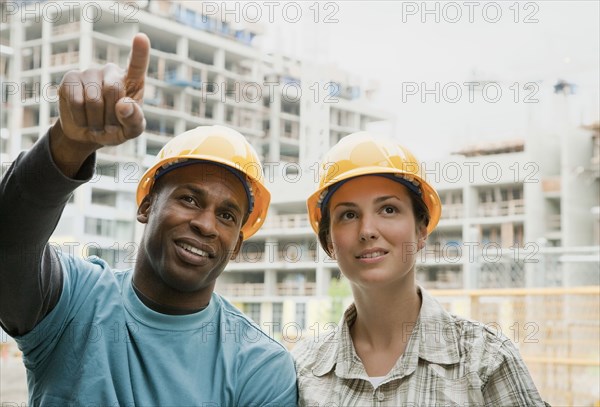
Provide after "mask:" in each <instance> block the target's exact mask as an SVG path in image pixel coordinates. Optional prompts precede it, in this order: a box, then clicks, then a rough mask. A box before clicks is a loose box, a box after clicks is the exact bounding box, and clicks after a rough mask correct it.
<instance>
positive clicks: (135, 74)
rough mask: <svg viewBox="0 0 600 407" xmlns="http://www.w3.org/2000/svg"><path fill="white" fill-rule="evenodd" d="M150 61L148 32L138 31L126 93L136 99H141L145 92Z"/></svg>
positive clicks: (130, 62)
mask: <svg viewBox="0 0 600 407" xmlns="http://www.w3.org/2000/svg"><path fill="white" fill-rule="evenodd" d="M149 61H150V39H149V38H148V37H147V36H146V34H143V33H138V34H136V36H135V37H133V43H132V46H131V58H130V60H129V66H128V67H127V74H126V75H125V93H126V95H127V96H129V97H131V98H132V99H134V100H136V101H137V100H140V99H141V95H140V93H139V92H140V91H141V93H142V94H143V90H144V82H145V80H146V71H147V70H148V62H149Z"/></svg>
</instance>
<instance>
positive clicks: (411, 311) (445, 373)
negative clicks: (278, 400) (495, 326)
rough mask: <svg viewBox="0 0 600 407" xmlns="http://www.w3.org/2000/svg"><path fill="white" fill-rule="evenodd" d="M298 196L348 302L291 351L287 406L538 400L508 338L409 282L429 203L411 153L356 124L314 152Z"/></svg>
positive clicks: (432, 201) (430, 224) (436, 203)
mask: <svg viewBox="0 0 600 407" xmlns="http://www.w3.org/2000/svg"><path fill="white" fill-rule="evenodd" d="M321 168H322V169H323V170H324V171H323V173H322V174H321V177H320V183H319V187H318V189H317V191H316V192H315V193H313V194H312V195H311V196H310V197H309V198H308V201H307V204H308V213H309V218H310V222H311V226H312V227H313V229H314V230H315V232H316V233H317V234H318V237H319V241H320V243H321V245H322V247H323V249H324V250H325V251H326V252H327V254H329V255H330V256H331V257H332V258H334V259H336V260H337V262H338V266H339V268H340V270H341V272H342V273H343V275H344V276H345V277H346V278H347V279H348V280H349V282H350V286H351V288H352V294H353V297H354V302H353V303H352V304H351V305H350V307H349V308H348V309H347V310H346V312H345V313H344V315H343V316H342V319H341V321H340V324H339V326H338V329H337V330H336V331H335V332H333V333H331V334H329V335H327V336H325V337H320V338H319V339H318V340H310V341H306V342H302V343H301V344H299V345H298V346H296V348H295V349H294V351H293V355H294V360H295V363H296V370H297V376H298V387H299V397H300V399H299V405H301V406H308V405H320V406H325V405H335V406H344V407H351V406H365V405H377V406H405V405H410V406H434V405H461V406H462V405H477V406H479V405H486V406H492V405H493V406H504V405H511V406H515V405H518V406H543V405H544V402H543V401H542V399H541V398H540V395H539V393H538V391H537V390H536V387H535V385H534V383H533V381H532V379H531V377H530V375H529V372H528V371H527V368H526V367H525V364H524V363H523V361H522V359H521V357H520V356H519V353H518V351H517V350H516V348H515V347H514V345H513V344H512V343H511V342H510V341H509V340H508V339H507V338H506V337H504V336H502V335H499V334H497V333H495V332H492V331H490V330H488V329H486V328H485V327H484V326H483V325H482V324H478V323H477V322H474V321H469V320H467V319H464V318H461V317H458V316H455V315H451V314H449V313H447V312H446V311H445V310H444V309H443V308H442V306H441V305H440V304H439V303H438V302H437V301H436V300H435V299H434V298H432V297H431V296H430V295H429V294H428V293H427V291H425V290H424V289H423V288H421V287H419V286H418V285H417V283H416V281H415V260H416V256H417V254H418V252H419V251H420V250H421V249H423V247H424V246H425V240H426V238H427V235H428V234H430V233H431V232H432V231H433V229H434V228H435V227H436V225H437V223H438V221H439V219H440V215H441V202H440V199H439V196H438V194H437V192H436V191H435V189H434V188H433V187H432V186H431V185H430V184H429V183H428V182H427V180H426V179H425V177H424V175H423V174H422V171H421V166H420V165H419V163H418V161H417V159H416V158H415V156H413V155H412V154H411V153H410V152H409V151H408V150H407V149H405V148H404V147H402V146H399V145H397V144H396V143H395V142H393V141H391V140H388V139H377V138H375V137H373V136H371V135H370V134H368V133H366V132H360V133H355V134H351V135H349V136H347V137H345V138H343V139H342V140H341V141H340V142H339V143H338V144H337V145H335V146H334V147H333V148H332V149H331V150H330V151H329V152H328V153H327V154H326V155H325V157H324V159H323V162H322V166H321Z"/></svg>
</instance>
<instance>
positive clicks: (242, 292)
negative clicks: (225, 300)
mask: <svg viewBox="0 0 600 407" xmlns="http://www.w3.org/2000/svg"><path fill="white" fill-rule="evenodd" d="M218 291H219V293H220V294H222V295H225V296H228V297H261V296H264V295H265V284H264V283H225V284H223V286H222V287H220V288H219V289H218Z"/></svg>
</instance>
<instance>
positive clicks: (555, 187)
mask: <svg viewBox="0 0 600 407" xmlns="http://www.w3.org/2000/svg"><path fill="white" fill-rule="evenodd" d="M560 190H561V183H560V176H558V177H547V178H544V179H543V180H542V191H543V192H544V195H545V196H546V197H548V198H551V197H557V198H558V197H560Z"/></svg>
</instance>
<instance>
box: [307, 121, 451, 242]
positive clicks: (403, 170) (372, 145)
mask: <svg viewBox="0 0 600 407" xmlns="http://www.w3.org/2000/svg"><path fill="white" fill-rule="evenodd" d="M319 172H320V174H319V187H318V188H317V190H316V192H314V193H313V194H312V195H311V196H310V197H309V198H308V200H307V201H306V204H307V206H308V217H309V220H310V225H311V226H312V228H313V230H314V231H315V232H316V233H317V234H318V233H319V222H320V221H321V216H322V212H321V210H322V208H325V207H326V206H327V202H328V200H329V197H330V196H331V194H332V193H333V191H335V190H336V189H337V187H339V186H340V185H341V184H339V183H340V182H342V181H346V180H348V179H350V178H354V177H358V176H361V175H369V174H387V175H389V176H390V177H392V176H395V177H397V178H398V180H401V181H402V183H403V184H404V185H406V186H407V187H408V188H409V189H410V190H412V191H413V192H415V193H417V194H418V195H420V196H421V198H422V199H423V201H424V202H425V205H426V206H427V209H429V216H430V219H429V225H427V233H428V234H429V233H431V232H432V231H433V229H435V227H436V226H437V224H438V222H439V220H440V216H441V214H442V203H441V201H440V197H439V196H438V193H437V192H436V190H435V189H434V188H433V187H432V186H431V185H430V184H429V183H428V182H427V180H426V178H425V174H424V173H422V168H421V165H420V164H419V162H418V161H417V159H416V157H415V156H414V155H413V154H412V153H411V152H410V151H408V150H407V149H406V148H404V147H402V146H401V145H398V144H397V143H396V142H394V141H393V140H391V139H383V138H377V137H375V136H373V135H372V134H370V133H368V132H365V131H361V132H358V133H353V134H350V135H348V136H346V137H344V138H342V139H341V140H340V141H339V142H338V143H337V144H336V145H335V146H333V147H332V148H331V150H329V151H328V152H327V154H326V155H325V157H323V159H322V160H321V165H320V166H319ZM338 184H339V185H338Z"/></svg>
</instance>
